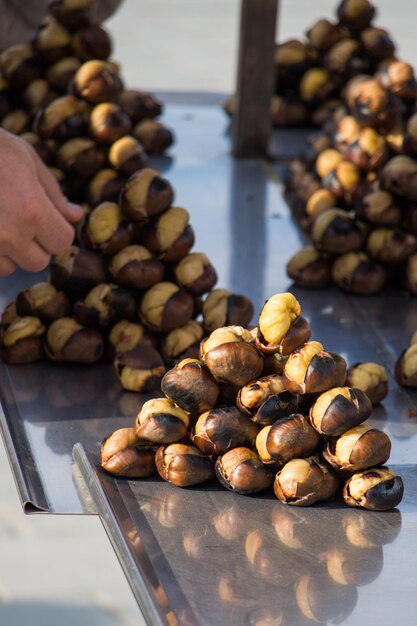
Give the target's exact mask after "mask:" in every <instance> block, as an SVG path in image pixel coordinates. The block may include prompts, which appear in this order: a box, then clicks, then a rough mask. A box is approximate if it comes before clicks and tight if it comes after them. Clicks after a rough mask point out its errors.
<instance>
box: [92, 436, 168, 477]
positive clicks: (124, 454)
mask: <svg viewBox="0 0 417 626" xmlns="http://www.w3.org/2000/svg"><path fill="white" fill-rule="evenodd" d="M140 443H141V442H140V439H139V437H138V436H137V435H136V432H135V429H134V428H120V429H119V430H116V431H115V432H114V433H112V434H111V435H110V436H109V437H106V438H105V439H104V440H103V442H102V444H101V450H100V465H101V467H102V468H103V469H104V470H106V472H109V474H113V475H114V476H124V477H126V478H147V477H148V476H152V474H154V473H155V471H156V467H155V448H153V447H151V446H145V445H143V444H142V445H139V444H140Z"/></svg>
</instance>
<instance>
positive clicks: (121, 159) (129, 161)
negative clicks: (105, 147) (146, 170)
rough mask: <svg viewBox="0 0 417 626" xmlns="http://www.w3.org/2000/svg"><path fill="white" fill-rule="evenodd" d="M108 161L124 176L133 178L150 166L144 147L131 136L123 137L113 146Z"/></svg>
mask: <svg viewBox="0 0 417 626" xmlns="http://www.w3.org/2000/svg"><path fill="white" fill-rule="evenodd" d="M108 159H109V161H110V165H111V166H112V167H114V169H115V170H117V171H118V172H120V173H121V174H123V176H131V175H132V174H133V173H134V172H136V171H137V170H140V169H142V168H143V167H146V165H147V164H148V155H147V154H146V152H145V149H144V147H143V145H142V144H140V143H139V142H138V141H137V140H136V139H135V138H134V137H130V136H125V137H121V138H120V139H117V141H115V142H114V143H113V144H112V146H111V147H110V150H109V155H108Z"/></svg>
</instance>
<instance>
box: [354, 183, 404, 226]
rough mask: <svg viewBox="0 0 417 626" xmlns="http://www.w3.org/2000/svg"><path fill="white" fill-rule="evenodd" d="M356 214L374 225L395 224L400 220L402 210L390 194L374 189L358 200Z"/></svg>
mask: <svg viewBox="0 0 417 626" xmlns="http://www.w3.org/2000/svg"><path fill="white" fill-rule="evenodd" d="M356 216H357V217H358V218H359V219H363V220H365V221H366V222H369V223H370V224H375V225H376V226H396V225H397V224H399V222H400V221H401V217H402V211H401V208H400V207H399V206H398V203H397V202H396V201H395V199H394V197H393V196H392V194H390V193H389V192H388V191H382V190H380V189H376V190H373V191H369V192H368V193H366V194H365V195H364V196H363V197H362V198H361V199H360V200H359V201H358V203H357V205H356Z"/></svg>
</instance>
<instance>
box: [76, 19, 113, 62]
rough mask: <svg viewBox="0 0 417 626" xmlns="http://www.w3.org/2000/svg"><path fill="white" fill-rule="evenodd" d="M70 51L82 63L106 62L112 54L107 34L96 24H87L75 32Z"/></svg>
mask: <svg viewBox="0 0 417 626" xmlns="http://www.w3.org/2000/svg"><path fill="white" fill-rule="evenodd" d="M71 45H72V49H73V50H74V52H75V54H76V55H77V56H78V57H79V58H80V59H82V60H83V61H89V60H92V59H99V60H100V61H106V60H107V59H108V58H109V57H110V55H111V52H112V41H111V37H110V35H109V33H108V32H107V31H106V30H105V29H104V28H102V27H101V26H99V25H98V24H89V25H88V26H86V27H85V28H82V29H80V30H77V32H75V33H74V35H73V36H72V40H71Z"/></svg>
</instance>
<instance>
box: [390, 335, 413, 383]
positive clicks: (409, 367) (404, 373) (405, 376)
mask: <svg viewBox="0 0 417 626" xmlns="http://www.w3.org/2000/svg"><path fill="white" fill-rule="evenodd" d="M395 378H396V380H397V382H398V384H399V385H401V386H402V387H411V388H413V389H417V331H416V332H415V333H414V334H413V336H412V337H411V339H410V345H409V346H408V348H406V349H405V350H404V351H403V352H402V354H400V356H399V357H398V359H397V362H396V364H395Z"/></svg>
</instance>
